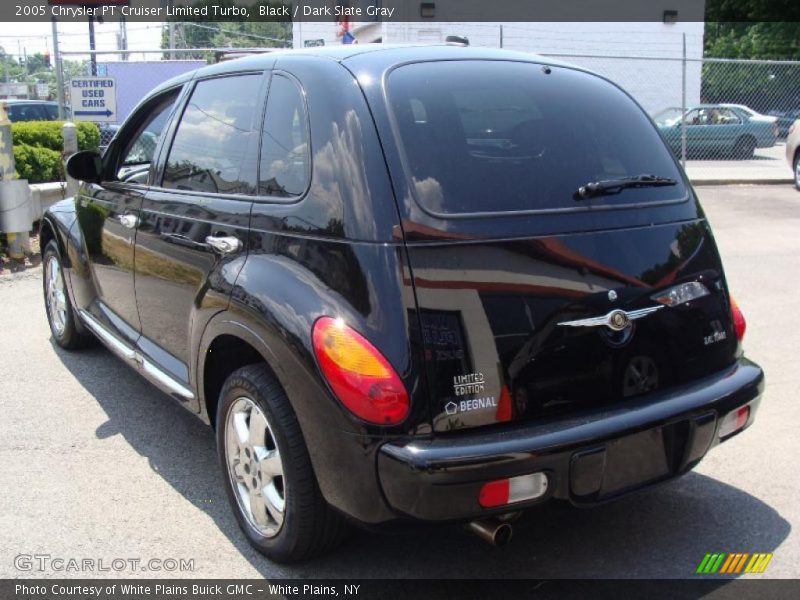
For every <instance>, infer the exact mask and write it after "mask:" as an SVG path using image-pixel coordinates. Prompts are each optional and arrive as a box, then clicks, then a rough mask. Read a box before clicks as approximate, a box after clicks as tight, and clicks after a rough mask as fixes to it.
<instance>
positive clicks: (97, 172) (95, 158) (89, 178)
mask: <svg viewBox="0 0 800 600" xmlns="http://www.w3.org/2000/svg"><path fill="white" fill-rule="evenodd" d="M102 172H103V161H102V160H101V158H100V155H99V154H98V153H97V152H93V151H91V150H83V151H82V152H77V153H75V154H73V155H72V156H70V157H69V158H68V159H67V174H68V175H69V176H70V177H72V178H73V179H78V180H80V181H86V182H89V183H96V182H98V181H100V178H101V175H102Z"/></svg>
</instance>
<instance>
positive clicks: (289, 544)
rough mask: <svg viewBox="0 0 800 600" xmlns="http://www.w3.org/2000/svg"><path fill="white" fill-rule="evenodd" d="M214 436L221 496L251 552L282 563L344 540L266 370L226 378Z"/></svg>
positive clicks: (341, 524) (340, 521) (342, 524)
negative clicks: (220, 469) (242, 532)
mask: <svg viewBox="0 0 800 600" xmlns="http://www.w3.org/2000/svg"><path fill="white" fill-rule="evenodd" d="M216 429H217V432H216V435H217V454H218V456H219V460H220V463H221V466H222V471H223V479H224V485H225V491H226V492H227V494H228V500H229V501H230V503H231V506H232V508H233V510H234V513H235V514H236V519H237V520H238V521H239V526H240V527H241V528H242V531H244V533H245V535H246V536H247V539H248V541H249V542H250V544H251V545H252V546H253V547H254V548H255V549H256V550H258V551H259V552H261V553H262V554H264V555H265V556H267V557H268V558H269V559H271V560H273V561H275V562H280V563H289V562H296V561H299V560H304V559H307V558H311V557H313V556H316V555H319V554H323V553H325V552H328V551H330V550H332V549H333V548H335V547H336V546H337V545H339V544H340V543H341V542H342V541H343V539H344V538H345V537H346V534H347V532H348V524H347V523H346V521H345V520H344V518H343V517H342V516H341V515H339V514H338V513H336V512H335V511H334V510H333V509H332V508H331V507H330V506H329V505H328V504H327V503H326V502H325V499H324V498H323V497H322V493H321V492H320V490H319V486H318V484H317V479H316V477H315V475H314V470H313V468H312V466H311V459H310V457H309V455H308V450H307V448H306V445H305V441H304V440H303V435H302V433H301V431H300V426H299V424H298V422H297V417H296V416H295V414H294V411H293V410H292V407H291V405H290V404H289V400H288V398H287V397H286V393H285V392H284V391H283V388H281V386H280V384H279V383H278V381H277V379H276V378H275V376H274V375H273V374H272V373H271V372H270V370H269V369H268V368H267V367H266V365H263V364H256V365H249V366H246V367H242V368H241V369H238V370H236V371H234V372H233V373H232V374H231V376H230V377H228V379H227V380H226V381H225V384H224V385H223V387H222V391H221V392H220V400H219V403H218V405H217V420H216ZM262 444H263V445H262ZM276 459H277V460H276ZM281 504H282V508H283V510H282V511H281V510H280V508H281Z"/></svg>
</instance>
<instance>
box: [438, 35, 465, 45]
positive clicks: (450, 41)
mask: <svg viewBox="0 0 800 600" xmlns="http://www.w3.org/2000/svg"><path fill="white" fill-rule="evenodd" d="M444 43H445V44H447V45H448V46H469V38H468V37H467V36H461V35H448V36H447V37H446V38H444Z"/></svg>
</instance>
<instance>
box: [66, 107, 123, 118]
mask: <svg viewBox="0 0 800 600" xmlns="http://www.w3.org/2000/svg"><path fill="white" fill-rule="evenodd" d="M73 114H74V115H75V116H76V117H110V116H111V115H113V114H114V113H113V112H111V111H110V110H108V109H105V110H76V111H75V112H74V113H73Z"/></svg>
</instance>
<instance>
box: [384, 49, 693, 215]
mask: <svg viewBox="0 0 800 600" xmlns="http://www.w3.org/2000/svg"><path fill="white" fill-rule="evenodd" d="M386 85H387V97H388V102H389V109H390V112H391V114H392V117H393V122H394V127H395V131H396V137H397V138H398V141H399V143H400V146H401V148H400V150H401V154H402V156H403V162H404V165H405V169H406V171H407V176H408V179H409V182H410V185H411V187H412V190H413V193H414V196H415V198H416V200H417V202H418V203H419V204H420V205H421V206H422V208H424V209H425V210H427V211H429V212H431V213H433V214H435V215H442V216H444V215H458V214H469V213H487V212H488V213H503V212H512V211H523V212H535V211H548V212H550V211H554V210H555V211H559V210H575V209H576V208H578V209H582V208H585V209H590V208H598V207H602V206H614V207H619V206H620V205H625V204H633V205H640V204H642V203H647V202H663V201H671V200H675V201H680V200H682V199H683V198H685V197H686V193H687V192H686V189H685V187H684V185H683V182H682V181H683V180H682V177H681V174H680V171H679V169H678V167H677V166H676V164H675V161H674V159H673V158H672V156H671V155H670V153H669V150H668V149H667V148H666V146H665V145H664V143H663V141H662V139H661V137H660V135H659V134H658V132H657V130H656V129H655V128H654V127H653V125H652V123H651V122H650V120H649V118H648V117H647V116H646V115H645V114H644V112H643V111H642V110H641V109H640V108H639V107H638V106H637V105H636V104H635V103H634V102H633V101H632V100H631V99H630V98H629V97H628V96H627V95H626V94H625V93H624V92H622V91H621V90H620V89H619V88H617V87H616V86H614V85H613V84H611V83H609V82H608V81H605V80H604V79H602V78H600V77H597V76H594V75H591V74H588V73H584V72H581V71H577V70H574V69H570V68H564V67H548V68H544V67H543V66H542V65H537V64H533V63H524V62H511V61H470V60H465V61H441V62H427V63H415V64H410V65H405V66H401V67H399V68H397V69H395V70H394V71H392V72H391V73H390V74H389V77H388V79H387V84H386ZM641 174H652V175H657V176H661V177H668V178H671V179H675V180H677V181H678V184H677V185H675V186H671V187H658V188H631V189H625V190H621V191H619V192H618V193H615V194H613V195H610V196H599V197H597V198H594V199H592V200H589V201H586V200H584V201H581V202H578V201H576V192H577V190H578V188H579V187H580V186H582V185H585V184H587V183H589V182H594V181H601V180H606V179H617V178H621V177H629V176H635V175H641Z"/></svg>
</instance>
